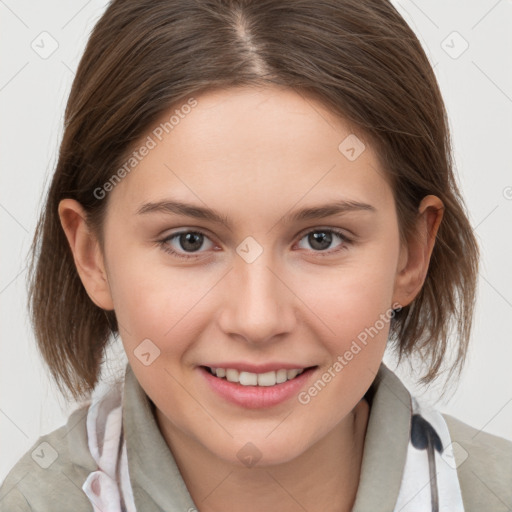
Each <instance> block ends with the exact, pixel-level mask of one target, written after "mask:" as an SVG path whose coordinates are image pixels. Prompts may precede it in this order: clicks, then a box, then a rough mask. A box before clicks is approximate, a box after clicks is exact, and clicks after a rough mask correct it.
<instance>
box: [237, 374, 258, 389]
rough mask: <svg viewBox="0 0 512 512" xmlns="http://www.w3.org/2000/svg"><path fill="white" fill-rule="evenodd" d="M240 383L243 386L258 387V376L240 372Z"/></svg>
mask: <svg viewBox="0 0 512 512" xmlns="http://www.w3.org/2000/svg"><path fill="white" fill-rule="evenodd" d="M238 381H239V382H240V384H242V386H256V385H257V384H258V376H257V375H256V374H255V373H249V372H240V375H239V376H238Z"/></svg>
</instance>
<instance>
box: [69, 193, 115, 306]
mask: <svg viewBox="0 0 512 512" xmlns="http://www.w3.org/2000/svg"><path fill="white" fill-rule="evenodd" d="M59 217H60V222H61V224H62V228H63V229H64V232H65V234H66V238H67V239H68V242H69V246H70V247H71V252H72V253H73V258H74V260H75V265H76V269H77V271H78V274H79V276H80V279H81V281H82V283H83V285H84V287H85V289H86V291H87V294H88V295H89V297H90V298H91V300H92V301H93V302H94V304H96V305H97V306H98V307H100V308H102V309H105V310H113V309H114V304H113V301H112V296H111V292H110V287H109V284H108V279H107V273H106V270H105V262H104V258H103V254H102V253H101V249H100V245H99V242H98V240H97V238H96V237H95V236H94V235H93V233H92V231H91V230H90V229H89V227H88V225H87V222H86V218H87V217H86V214H85V211H84V209H83V207H82V205H81V204H80V203H79V202H78V201H75V200H74V199H63V200H62V201H60V203H59Z"/></svg>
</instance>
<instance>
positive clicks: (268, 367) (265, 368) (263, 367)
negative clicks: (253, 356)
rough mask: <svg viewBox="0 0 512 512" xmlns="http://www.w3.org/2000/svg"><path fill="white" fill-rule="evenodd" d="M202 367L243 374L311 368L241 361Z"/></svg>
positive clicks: (289, 364) (297, 365)
mask: <svg viewBox="0 0 512 512" xmlns="http://www.w3.org/2000/svg"><path fill="white" fill-rule="evenodd" d="M202 366H209V367H210V368H225V369H228V368H233V369H235V370H238V371H242V372H250V373H266V372H273V371H277V370H282V369H285V370H293V369H297V370H302V369H304V370H305V369H306V368H309V367H310V366H304V365H303V364H293V363H279V362H277V363H265V364H253V363H244V362H241V361H231V362H222V363H207V364H204V365H202Z"/></svg>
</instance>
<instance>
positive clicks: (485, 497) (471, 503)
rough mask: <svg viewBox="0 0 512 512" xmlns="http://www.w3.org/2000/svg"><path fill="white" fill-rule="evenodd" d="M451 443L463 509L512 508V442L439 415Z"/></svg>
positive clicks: (496, 509) (450, 417) (449, 417)
mask: <svg viewBox="0 0 512 512" xmlns="http://www.w3.org/2000/svg"><path fill="white" fill-rule="evenodd" d="M443 417H444V419H445V421H446V424H447V426H448V430H449V432H450V437H451V440H452V445H453V451H454V457H455V465H456V467H457V474H458V477H459V482H460V487H461V492H462V498H463V501H464V506H465V509H466V510H468V511H472V510H475V511H476V510H479V511H480V510H493V511H501V510H503V511H507V510H509V509H510V508H511V507H512V441H508V440H507V439H504V438H502V437H499V436H495V435H493V434H489V433H487V432H483V431H482V430H479V429H477V428H474V427H472V426H471V425H468V424H467V423H464V422H462V421H461V420H459V419H457V418H454V417H453V416H450V415H449V414H443Z"/></svg>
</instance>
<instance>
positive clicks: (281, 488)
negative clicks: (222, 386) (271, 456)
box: [156, 399, 369, 512]
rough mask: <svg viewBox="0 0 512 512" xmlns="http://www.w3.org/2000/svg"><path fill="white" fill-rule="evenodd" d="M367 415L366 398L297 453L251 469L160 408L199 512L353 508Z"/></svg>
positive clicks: (164, 427)
mask: <svg viewBox="0 0 512 512" xmlns="http://www.w3.org/2000/svg"><path fill="white" fill-rule="evenodd" d="M368 417H369V404H368V402H367V401H366V400H365V399H363V400H361V401H360V402H359V403H358V404H357V406H356V407H355V408H354V409H353V410H352V411H351V413H350V414H348V415H347V416H346V417H345V418H344V419H343V420H342V421H341V422H340V423H339V424H338V425H336V427H335V428H334V429H333V430H331V431H330V432H328V433H327V435H325V436H324V437H323V438H321V439H319V440H318V441H317V442H316V443H315V444H314V445H312V446H311V447H309V448H308V449H307V450H305V451H304V452H303V453H301V454H300V455H299V456H298V457H296V458H294V459H293V460H291V461H287V462H284V463H281V464H275V465H269V466H261V467H260V466H259V465H256V466H254V467H250V468H248V467H243V466H240V465H235V464H231V463H229V462H228V461H225V460H223V459H219V458H218V457H216V456H215V455H214V454H212V453H211V452H209V451H208V450H206V449H205V448H204V447H203V446H200V445H198V443H197V442H196V441H195V440H193V439H191V438H190V437H188V436H186V435H184V434H183V433H181V432H180V431H178V430H175V429H172V428H169V425H168V424H167V423H166V422H162V421H161V418H160V417H159V414H158V411H156V418H157V422H158V423H159V425H160V430H161V431H162V435H163V436H164V438H165V439H166V442H167V444H168V445H169V447H170V448H171V451H172V453H173V456H174V458H175V460H176V463H177V465H178V468H179V469H180V472H181V474H182V476H183V479H184V481H185V484H186V485H187V489H188V491H189V493H190V495H191V497H192V499H193V500H194V503H195V504H196V505H197V507H198V508H199V512H214V511H219V510H222V511H223V512H230V511H233V512H234V511H238V510H244V511H245V512H259V511H261V510H275V509H279V510H280V511H281V512H297V511H303V510H307V511H308V512H315V511H322V512H328V511H333V512H334V511H336V512H340V511H341V512H343V511H347V512H348V511H350V510H351V509H352V505H353V503H354V501H355V497H356V493H357V487H358V485H359V475H360V472H361V462H362V454H363V447H364V438H365V434H366V427H367V424H368Z"/></svg>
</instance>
